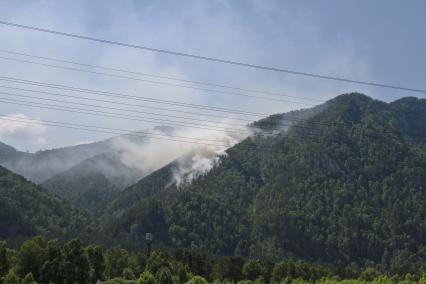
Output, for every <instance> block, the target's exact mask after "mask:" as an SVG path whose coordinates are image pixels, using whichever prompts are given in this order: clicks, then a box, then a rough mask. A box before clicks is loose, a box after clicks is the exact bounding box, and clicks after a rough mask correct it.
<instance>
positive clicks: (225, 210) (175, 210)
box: [0, 94, 426, 283]
mask: <svg viewBox="0 0 426 284" xmlns="http://www.w3.org/2000/svg"><path fill="white" fill-rule="evenodd" d="M424 119H426V100H424V99H416V98H403V99H400V100H397V101H395V102H392V103H384V102H380V101H377V100H373V99H371V98H369V97H367V96H364V95H362V94H346V95H341V96H338V97H336V98H335V99H333V100H331V101H329V102H327V103H326V104H324V105H321V106H319V107H316V108H314V109H310V110H302V111H297V112H291V113H287V114H279V115H273V116H271V117H268V118H265V119H263V120H261V121H258V122H255V123H253V124H252V125H250V127H251V128H252V129H253V130H254V133H256V134H255V135H253V136H251V137H249V138H247V139H245V140H244V141H242V142H241V143H239V144H237V145H236V146H234V147H232V148H230V149H228V150H227V153H226V155H223V156H221V157H220V159H219V162H218V163H217V164H216V165H215V166H214V167H213V168H212V169H211V170H210V171H209V172H207V173H205V174H202V175H201V176H199V177H197V178H195V179H194V180H192V181H191V182H188V183H184V184H183V185H181V186H179V187H177V186H176V184H173V183H172V178H173V174H174V168H175V167H176V166H177V164H176V163H177V162H176V161H174V162H171V163H170V164H169V165H167V166H166V167H164V168H162V169H159V170H157V171H156V172H154V173H152V174H150V175H148V176H147V177H145V178H143V179H142V180H140V181H139V182H137V183H136V184H134V185H132V186H130V187H128V188H127V189H125V190H124V191H121V192H116V193H115V194H112V195H108V196H102V197H101V198H100V197H99V196H93V198H94V199H93V200H92V199H91V198H92V197H91V194H88V193H90V190H89V191H87V190H86V189H87V188H89V189H90V188H92V185H101V184H105V188H102V189H99V190H100V191H99V192H102V191H107V190H109V189H108V188H107V183H106V182H105V183H103V182H102V179H101V178H100V179H99V180H98V179H95V180H92V179H90V175H88V176H87V180H85V179H81V180H79V183H85V185H84V187H82V188H83V189H84V190H81V188H78V189H76V190H75V191H74V190H73V191H72V192H66V194H68V196H69V197H70V198H71V199H72V201H73V202H74V203H79V204H77V205H79V206H80V207H81V208H80V209H75V208H74V207H73V206H72V205H70V204H69V203H68V202H67V201H64V200H62V199H60V198H58V197H55V196H53V195H52V194H50V193H49V192H48V191H46V190H45V189H43V188H42V187H40V186H36V185H35V184H33V183H31V182H28V181H26V180H25V179H24V178H22V177H21V176H18V175H15V174H13V173H12V172H10V171H8V170H6V169H4V168H0V224H1V228H0V239H5V240H7V242H8V245H9V246H10V249H5V248H4V247H5V244H3V248H4V249H3V251H4V252H5V253H3V254H4V255H6V256H3V258H2V256H1V251H0V261H3V262H2V263H7V266H2V267H6V268H7V269H6V268H2V272H1V271H0V272H1V273H3V274H2V275H3V276H4V277H5V281H6V279H9V278H10V279H12V278H14V277H15V278H14V279H16V277H20V278H22V279H23V278H25V277H26V276H27V274H28V273H29V272H32V276H33V278H34V279H35V280H36V281H38V282H39V283H46V282H43V281H45V280H43V278H41V277H44V276H42V275H43V273H42V272H40V271H41V270H42V267H43V266H44V265H45V263H46V261H47V262H48V263H50V262H49V261H53V262H54V263H55V264H52V265H56V267H57V268H58V267H59V268H58V269H65V268H64V267H70V265H76V267H77V266H78V265H81V264H84V265H85V268H84V269H85V270H84V272H82V275H84V276H82V277H89V278H84V279H85V280H84V281H86V280H87V279H92V280H91V281H93V273H95V272H94V271H95V270H96V269H97V268H95V267H94V266H92V264H91V261H92V260H90V258H91V256H90V253H89V248H90V247H93V246H88V247H86V246H84V245H83V244H82V243H81V242H79V241H77V240H74V241H73V242H69V243H66V244H65V245H64V246H62V245H60V244H63V243H64V242H66V241H67V240H70V239H72V238H74V237H79V238H80V239H82V240H83V241H84V242H87V243H94V244H95V245H97V246H99V247H96V249H94V250H96V251H97V252H96V254H97V256H96V257H99V258H101V257H100V256H99V255H100V254H101V253H100V251H102V259H104V260H105V262H104V266H105V267H104V266H102V267H104V268H102V269H104V270H103V271H102V277H100V276H99V275H101V274H98V276H96V277H98V278H97V279H112V278H117V277H122V278H126V279H127V280H129V281H130V280H131V281H133V282H128V283H134V281H137V280H135V279H136V278H139V276H140V275H141V274H142V273H144V274H143V275H145V276H143V277H142V278H143V279H145V280H141V281H145V282H149V283H155V281H159V283H177V282H179V283H183V282H185V281H189V280H191V279H192V278H193V277H195V276H197V275H198V276H201V277H203V278H204V279H205V280H207V281H209V282H211V281H214V280H218V281H226V280H230V281H234V282H237V281H255V282H257V283H262V281H265V282H274V283H279V282H281V283H290V282H295V283H297V282H300V283H304V282H313V281H316V282H324V283H331V282H339V281H341V282H346V283H350V282H354V283H355V282H357V283H358V282H363V281H364V282H363V283H367V282H368V281H370V282H371V281H373V282H380V283H382V282H385V283H395V282H396V281H399V282H404V281H405V282H407V283H412V282H416V281H420V282H421V283H424V281H425V279H424V277H423V278H421V275H422V273H426V186H425V185H426V123H424V122H425V121H423V120H424ZM9 152H10V149H6V148H5V150H4V153H5V154H7V153H9ZM63 182H64V184H63V185H64V187H63V189H64V190H65V191H66V190H69V189H72V186H67V179H64V181H63ZM60 183H61V180H60V179H59V180H58V179H55V182H52V184H51V186H53V187H54V185H55V184H57V185H59V184H60ZM69 184H72V185H75V183H73V182H72V181H70V183H69ZM50 190H51V191H55V189H54V188H50ZM58 190H61V187H60V186H58ZM80 202H81V203H80ZM82 208H89V209H90V210H87V211H85V210H84V209H82ZM146 233H152V234H153V236H154V243H155V244H156V247H157V249H160V248H161V249H162V250H161V252H160V251H158V250H157V251H156V252H154V253H153V254H152V256H151V257H150V258H149V259H147V258H146V255H145V253H144V252H143V253H142V251H144V250H145V248H146V243H145V234H146ZM35 235H42V236H44V237H46V238H47V239H53V238H58V239H59V242H55V241H49V242H47V241H45V240H43V239H40V238H37V239H33V240H31V241H29V244H30V246H33V245H37V246H38V247H39V248H37V249H36V251H37V252H38V253H40V254H41V255H42V257H40V263H39V264H37V265H38V266H37V267H38V268H34V269H36V270H34V271H33V270H31V269H32V268H31V269H27V268H25V269H24V270H22V269H23V268H22V267H21V268H20V265H21V264H19V263H20V261H21V260H19V257H20V251H21V250H22V246H21V247H20V248H19V245H20V244H21V243H22V241H24V240H26V239H28V238H30V237H32V236H35ZM36 243H37V244H36ZM24 244H25V243H24ZM49 244H50V246H54V247H55V248H53V252H52V253H51V254H50V252H49ZM75 246H77V247H78V248H76V247H75ZM119 247H120V248H119ZM101 248H102V249H101ZM110 251H114V252H110ZM178 252H179V253H178ZM110 253H111V255H110ZM182 254H183V255H184V256H182ZM70 255H75V257H76V258H75V259H76V260H75V261H77V262H80V261H81V263H80V264H79V263H75V262H72V261H74V260H72V259H71V258H70ZM120 255H126V257H125V258H126V260H125V261H124V260H120V261H121V262H117V263H114V264H113V265H112V264H108V263H109V262H108V261H110V262H112V260H108V259H109V258H111V257H112V258H114V259H120V257H121V256H120ZM55 257H57V258H58V260H52V259H50V260H49V258H53V259H55ZM67 257H68V260H67ZM200 257H201V258H202V259H203V260H202V262H203V263H204V264H203V267H204V268H202V269H201V268H200V267H198V268H194V266H193V265H195V264H191V262H192V261H195V260H194V259H199V258H200ZM151 258H155V259H157V260H158V261H160V262H161V263H163V264H161V265H160V266H161V267H163V266H166V267H167V269H168V271H166V270H165V269H162V270H161V271H166V272H164V273H163V274H164V275H166V274H167V276H164V275H163V276H160V272H158V271H157V270H156V269H154V268H149V267H150V266H149V265H148V263H150V261H151V260H150V259H151ZM157 260H155V261H157ZM5 261H6V262H5ZM152 261H154V260H152ZM197 261H198V260H197ZM200 261H201V260H200ZM41 262H43V263H41ZM68 262H70V263H72V264H69V263H68ZM88 263H89V264H88ZM123 263H124V264H123ZM135 263H138V264H135ZM46 265H47V264H46ZM49 265H50V264H49ZM67 265H68V266H67ZM197 265H198V264H197ZM21 266H22V265H21ZM78 267H80V266H78ZM108 267H114V269H115V268H116V270H114V271H115V272H114V273H111V272H109V270H108ZM156 267H157V268H158V269H159V266H156ZM179 267H180V268H179ZM182 267H183V268H182ZM277 267H278V268H277ZM296 267H299V268H296ZM301 267H302V268H301ZM37 269H38V270H37ZM49 269H50V268H49ZM52 269H53V268H52ZM55 269H56V268H55ZM111 269H112V268H111ZM252 269H253V270H254V271H256V272H253V274H251V273H252V272H250V271H251V270H252ZM87 270H88V272H87ZM124 270H126V272H124ZM182 270H184V272H185V273H183V272H182ZM56 271H62V270H56ZM144 271H145V272H144ZM219 271H220V272H219ZM224 271H225V272H224ZM244 271H245V272H244ZM274 271H275V272H274ZM278 271H281V272H278ZM296 271H298V272H296ZM62 272H63V273H62V274H61V275H68V274H67V273H71V274H72V273H76V272H64V271H62ZM79 273H80V272H79ZM181 273H182V274H181ZM274 273H275V274H274ZM303 273H305V274H303ZM124 274H125V275H126V276H124ZM131 275H133V276H131ZM161 275H162V274H161ZM229 275H232V276H229ZM249 275H250V276H249ZM274 275H275V276H274ZM277 275H278V276H277ZM28 277H29V278H30V276H28ZM49 277H50V276H49ZM63 277H65V276H63ZM66 277H68V276H66ZM70 277H75V276H70ZM90 277H92V278H90ZM162 277H166V278H167V279H169V280H170V279H172V280H170V281H172V282H167V281H169V280H164V281H163V280H161V279H163V278H162ZM130 278H132V279H130ZM133 278H134V279H133ZM166 278H164V279H166ZM70 279H74V278H70ZM147 279H148V280H147ZM149 279H151V280H149ZM152 279H154V280H152ZM177 279H178V280H177ZM181 279H185V280H181ZM342 279H347V280H342ZM7 281H9V280H7ZM61 281H62V280H61ZM67 281H68V282H64V283H74V282H75V280H67ZM73 281H74V282H73ZM87 281H89V280H87ZM117 281H118V282H117ZM119 281H121V280H118V279H117V280H116V282H117V283H126V282H119ZM123 281H124V280H123ZM176 281H177V282H176ZM182 281H183V282H182ZM191 281H193V282H195V283H199V282H200V281H201V282H200V283H203V280H202V279H201V278H197V277H195V278H194V279H193V280H191ZM422 281H423V282H422ZM77 282H78V281H77ZM145 282H142V283H145ZM6 283H15V282H13V281H12V282H10V281H9V282H6ZM16 283H17V282H16ZM24 283H27V282H24ZM28 283H31V282H28ZM59 283H62V282H59ZM80 283H84V282H80ZM111 283H114V282H111ZM244 283H250V282H244Z"/></svg>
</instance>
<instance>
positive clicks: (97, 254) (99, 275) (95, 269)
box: [86, 245, 105, 283]
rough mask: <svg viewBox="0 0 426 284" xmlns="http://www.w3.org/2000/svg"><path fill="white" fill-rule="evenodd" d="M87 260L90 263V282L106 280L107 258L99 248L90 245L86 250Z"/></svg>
mask: <svg viewBox="0 0 426 284" xmlns="http://www.w3.org/2000/svg"><path fill="white" fill-rule="evenodd" d="M86 251H87V258H88V260H89V263H90V282H91V283H96V282H97V281H99V280H103V279H104V273H105V257H104V255H103V252H102V249H101V248H100V247H99V246H95V245H90V246H88V247H87V249H86Z"/></svg>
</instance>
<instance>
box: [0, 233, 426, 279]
mask: <svg viewBox="0 0 426 284" xmlns="http://www.w3.org/2000/svg"><path fill="white" fill-rule="evenodd" d="M0 282H2V283H3V284H19V283H21V284H36V283H80V284H85V283H150V284H155V283H159V284H173V283H191V284H203V283H218V284H219V283H244V284H248V283H259V284H260V283H313V282H316V283H330V284H331V283H354V284H357V283H378V284H379V283H380V284H392V283H404V284H411V283H413V284H414V283H422V284H424V283H426V274H405V275H390V274H387V273H383V272H380V271H378V270H377V269H375V268H373V267H367V268H365V269H364V270H359V271H354V270H348V269H339V270H336V269H333V268H331V267H329V266H324V265H318V264H315V263H309V262H305V261H301V260H298V261H293V260H291V259H282V260H280V261H278V262H275V263H274V262H268V261H261V260H256V259H245V258H242V257H237V256H229V257H215V258H211V257H208V256H207V255H206V254H204V253H199V252H194V251H188V250H183V249H175V250H168V251H165V250H154V251H152V252H151V251H150V252H149V253H148V251H146V252H145V251H139V252H129V251H127V250H125V249H122V248H120V247H118V246H114V247H110V248H108V249H106V250H105V249H103V248H102V247H100V246H97V245H93V244H92V245H85V244H84V243H83V242H81V241H80V240H79V239H72V240H70V241H68V242H66V243H64V244H61V243H60V242H59V241H58V240H48V241H47V240H45V239H43V238H42V237H35V238H32V239H29V240H27V241H25V242H24V243H23V244H22V245H21V246H20V248H19V249H11V248H8V247H7V243H6V242H4V241H0Z"/></svg>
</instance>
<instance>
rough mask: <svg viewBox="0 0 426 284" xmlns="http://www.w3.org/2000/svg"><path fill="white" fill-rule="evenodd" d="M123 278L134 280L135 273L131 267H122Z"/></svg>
mask: <svg viewBox="0 0 426 284" xmlns="http://www.w3.org/2000/svg"><path fill="white" fill-rule="evenodd" d="M123 278H124V279H126V280H135V279H136V276H135V273H134V272H133V269H131V268H130V267H126V268H124V270H123Z"/></svg>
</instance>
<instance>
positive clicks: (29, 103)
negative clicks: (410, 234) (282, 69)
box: [0, 92, 393, 136]
mask: <svg viewBox="0 0 426 284" xmlns="http://www.w3.org/2000/svg"><path fill="white" fill-rule="evenodd" d="M0 94H6V95H11V96H18V97H19V96H21V97H29V98H32V97H30V96H22V95H16V94H12V93H6V92H0ZM35 99H41V100H50V99H44V98H35ZM51 101H56V102H61V103H71V104H75V103H73V102H68V101H61V100H51ZM0 103H7V104H14V105H20V106H28V107H36V108H43V109H49V110H57V111H65V112H72V113H79V114H88V115H94V116H101V117H112V118H120V119H125V120H132V121H141V122H149V123H159V121H160V122H161V124H163V125H175V126H183V127H187V128H195V129H204V130H211V131H220V132H223V131H226V132H235V133H241V134H242V133H245V134H251V133H253V131H256V130H255V129H256V128H250V130H249V129H232V128H225V127H214V126H213V128H212V127H208V126H209V125H207V127H206V126H205V125H199V124H189V125H188V124H187V123H186V124H185V123H184V122H179V121H178V122H176V121H169V120H163V119H148V120H147V118H145V117H138V116H130V115H127V116H124V115H121V114H117V113H111V112H105V111H99V110H93V109H82V108H76V107H70V106H66V105H65V106H62V105H51V104H45V103H39V102H32V101H25V100H16V99H4V98H0ZM77 104H78V103H77ZM78 105H84V106H93V105H86V104H78ZM95 107H98V106H95ZM98 108H102V107H98ZM289 121H290V122H289ZM302 122H308V123H309V124H311V125H320V126H327V127H336V126H338V125H336V124H335V123H334V124H333V123H327V122H319V121H313V120H309V119H298V118H291V117H286V118H283V119H281V120H280V121H279V127H283V126H287V127H293V128H301V129H308V130H311V128H310V127H309V126H303V125H299V124H297V123H302ZM269 124H274V123H269ZM344 125H348V124H347V123H343V125H340V126H344ZM376 132H378V133H382V134H387V133H388V134H393V133H392V132H390V131H376ZM268 135H269V136H279V135H281V134H280V133H275V134H274V133H268Z"/></svg>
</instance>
